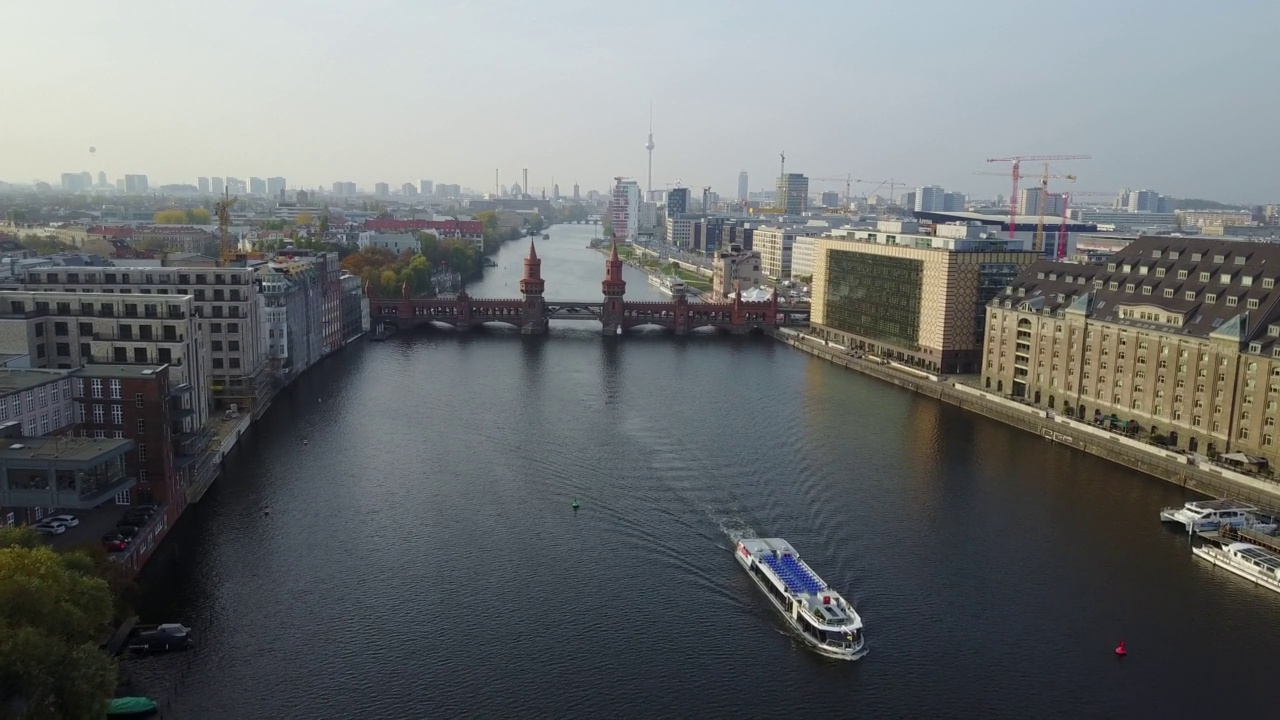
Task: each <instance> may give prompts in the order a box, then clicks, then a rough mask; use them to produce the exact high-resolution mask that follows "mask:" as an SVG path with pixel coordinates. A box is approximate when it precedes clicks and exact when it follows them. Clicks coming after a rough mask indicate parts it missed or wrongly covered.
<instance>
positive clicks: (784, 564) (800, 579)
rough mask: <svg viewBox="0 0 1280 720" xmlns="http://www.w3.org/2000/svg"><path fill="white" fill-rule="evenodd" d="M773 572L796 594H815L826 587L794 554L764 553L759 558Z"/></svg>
mask: <svg viewBox="0 0 1280 720" xmlns="http://www.w3.org/2000/svg"><path fill="white" fill-rule="evenodd" d="M760 559H761V560H763V561H764V564H765V565H768V566H769V569H770V570H773V572H774V574H775V575H777V576H778V577H779V578H781V579H782V582H784V583H786V586H787V589H788V590H790V591H791V592H793V593H796V594H809V595H816V594H817V593H819V592H821V591H822V589H823V588H824V587H826V586H825V585H824V584H823V582H822V581H821V580H819V579H818V578H817V577H815V576H814V574H813V573H812V572H809V570H808V569H807V568H805V567H804V565H802V564H800V561H799V560H798V559H797V558H796V556H794V555H781V556H778V557H775V556H773V555H765V556H763V557H761V558H760Z"/></svg>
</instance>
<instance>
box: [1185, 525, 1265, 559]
mask: <svg viewBox="0 0 1280 720" xmlns="http://www.w3.org/2000/svg"><path fill="white" fill-rule="evenodd" d="M1196 534H1197V535H1199V536H1200V539H1201V540H1204V541H1206V542H1213V543H1218V544H1220V545H1230V544H1231V543H1237V542H1246V543H1250V544H1253V545H1257V546H1258V547H1263V548H1266V549H1268V550H1270V551H1272V552H1275V553H1280V537H1276V536H1275V535H1268V534H1266V533H1264V532H1258V531H1257V530H1252V529H1250V528H1233V527H1224V528H1222V529H1220V530H1212V531H1207V532H1200V533H1196Z"/></svg>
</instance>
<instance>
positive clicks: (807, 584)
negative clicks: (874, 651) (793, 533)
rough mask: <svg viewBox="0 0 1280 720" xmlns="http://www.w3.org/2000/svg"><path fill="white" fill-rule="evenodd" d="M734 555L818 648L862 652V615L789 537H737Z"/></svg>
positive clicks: (851, 656) (853, 656) (841, 653)
mask: <svg viewBox="0 0 1280 720" xmlns="http://www.w3.org/2000/svg"><path fill="white" fill-rule="evenodd" d="M734 557H736V558H737V559H738V562H739V563H740V564H741V565H742V567H743V568H745V569H746V571H747V574H749V575H750V576H751V579H752V580H754V581H755V583H756V585H757V586H759V588H760V589H761V590H762V591H763V592H764V594H765V596H766V597H768V598H769V601H770V602H771V603H773V606H774V607H775V608H777V610H778V612H780V613H782V616H783V617H784V618H786V619H787V622H788V623H790V625H791V627H793V628H795V630H796V631H797V632H799V633H800V637H802V638H804V639H805V642H807V643H809V644H810V645H812V646H813V647H814V649H815V650H817V651H818V652H819V653H820V654H822V655H826V656H827V657H833V658H837V659H840V660H857V659H858V658H860V657H862V655H863V654H864V653H863V652H862V649H863V646H864V644H865V639H864V638H863V636H862V618H860V617H858V613H857V611H855V610H854V609H853V606H852V605H850V604H849V602H848V601H847V600H845V599H844V598H843V597H841V596H840V593H838V592H836V591H835V590H832V589H831V588H829V587H828V586H827V584H826V583H825V582H823V581H822V578H820V577H818V575H817V573H815V572H814V571H813V570H812V569H811V568H810V567H809V566H808V565H807V564H805V562H804V561H803V560H801V559H800V554H799V553H797V552H796V550H795V548H793V547H791V545H790V544H788V543H787V541H786V540H783V539H782V538H752V539H750V540H739V541H738V545H737V549H736V550H735V552H734Z"/></svg>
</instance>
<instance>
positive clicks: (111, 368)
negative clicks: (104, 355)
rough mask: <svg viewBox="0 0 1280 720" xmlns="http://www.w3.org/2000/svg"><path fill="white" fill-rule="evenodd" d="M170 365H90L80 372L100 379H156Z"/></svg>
mask: <svg viewBox="0 0 1280 720" xmlns="http://www.w3.org/2000/svg"><path fill="white" fill-rule="evenodd" d="M167 367H169V366H168V365H106V364H102V365H99V364H90V365H85V366H84V367H83V368H81V370H80V374H81V375H83V376H85V377H99V378H121V379H127V378H139V377H140V378H146V377H155V376H156V375H158V374H160V372H161V371H162V370H164V369H165V368H167Z"/></svg>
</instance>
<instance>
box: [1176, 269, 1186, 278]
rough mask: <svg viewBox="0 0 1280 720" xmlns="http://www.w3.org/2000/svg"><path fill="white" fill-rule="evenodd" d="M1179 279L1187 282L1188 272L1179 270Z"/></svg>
mask: <svg viewBox="0 0 1280 720" xmlns="http://www.w3.org/2000/svg"><path fill="white" fill-rule="evenodd" d="M1178 279H1179V280H1186V279H1187V271H1186V270H1179V271H1178Z"/></svg>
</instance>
